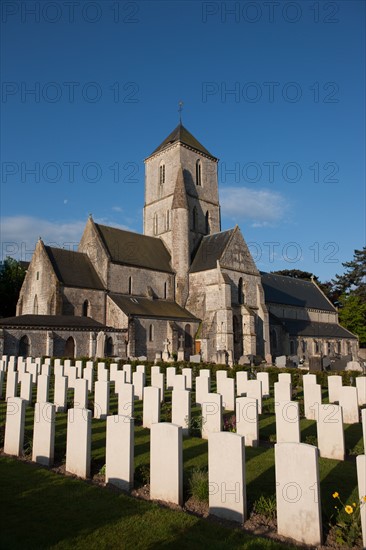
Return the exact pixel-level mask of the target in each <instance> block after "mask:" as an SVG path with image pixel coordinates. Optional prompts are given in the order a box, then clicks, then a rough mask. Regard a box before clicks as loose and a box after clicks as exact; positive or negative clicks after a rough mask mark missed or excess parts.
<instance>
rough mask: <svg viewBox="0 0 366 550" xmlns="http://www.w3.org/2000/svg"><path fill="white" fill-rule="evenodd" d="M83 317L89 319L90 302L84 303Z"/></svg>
mask: <svg viewBox="0 0 366 550" xmlns="http://www.w3.org/2000/svg"><path fill="white" fill-rule="evenodd" d="M83 317H89V301H88V300H85V302H84V303H83Z"/></svg>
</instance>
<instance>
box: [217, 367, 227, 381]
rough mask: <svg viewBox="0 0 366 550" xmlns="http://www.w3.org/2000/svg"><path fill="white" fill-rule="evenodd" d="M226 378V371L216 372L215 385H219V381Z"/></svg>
mask: <svg viewBox="0 0 366 550" xmlns="http://www.w3.org/2000/svg"><path fill="white" fill-rule="evenodd" d="M224 378H227V370H217V371H216V384H218V383H219V380H223V379H224Z"/></svg>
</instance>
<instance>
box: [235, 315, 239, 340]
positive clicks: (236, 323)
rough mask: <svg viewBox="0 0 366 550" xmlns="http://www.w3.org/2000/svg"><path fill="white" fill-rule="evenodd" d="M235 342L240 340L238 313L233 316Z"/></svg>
mask: <svg viewBox="0 0 366 550" xmlns="http://www.w3.org/2000/svg"><path fill="white" fill-rule="evenodd" d="M233 332H234V342H235V343H237V342H240V324H239V320H238V318H237V316H236V315H234V316H233Z"/></svg>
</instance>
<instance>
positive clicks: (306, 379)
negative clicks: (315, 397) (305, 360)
mask: <svg viewBox="0 0 366 550" xmlns="http://www.w3.org/2000/svg"><path fill="white" fill-rule="evenodd" d="M302 384H303V386H304V387H305V386H306V385H307V384H316V374H304V376H303V377H302Z"/></svg>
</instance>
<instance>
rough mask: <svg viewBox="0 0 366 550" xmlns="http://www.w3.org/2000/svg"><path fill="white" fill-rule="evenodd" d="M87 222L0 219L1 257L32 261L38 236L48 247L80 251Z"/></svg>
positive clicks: (30, 218) (108, 222)
mask: <svg viewBox="0 0 366 550" xmlns="http://www.w3.org/2000/svg"><path fill="white" fill-rule="evenodd" d="M86 221H87V220H86V219H84V220H75V221H70V222H58V221H50V220H45V219H41V218H36V217H33V216H6V217H3V218H2V219H1V220H0V237H1V239H0V240H1V254H0V259H1V260H3V259H5V258H6V257H7V256H10V257H12V258H15V259H17V260H23V261H26V262H29V261H30V260H31V258H32V254H33V251H34V249H35V246H36V244H37V241H38V239H39V237H41V238H42V240H43V242H44V243H45V244H46V245H50V246H55V247H58V248H66V249H68V250H77V247H78V244H79V241H80V238H81V235H82V233H83V231H84V227H85V224H86ZM95 221H96V222H97V223H101V224H104V225H111V226H113V227H118V228H119V229H126V230H129V231H131V229H129V228H128V227H126V226H123V225H121V224H116V223H113V222H110V221H109V220H107V219H104V218H102V219H96V220H95Z"/></svg>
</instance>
